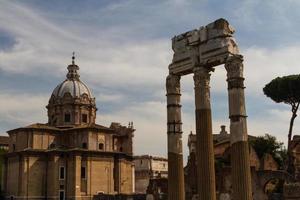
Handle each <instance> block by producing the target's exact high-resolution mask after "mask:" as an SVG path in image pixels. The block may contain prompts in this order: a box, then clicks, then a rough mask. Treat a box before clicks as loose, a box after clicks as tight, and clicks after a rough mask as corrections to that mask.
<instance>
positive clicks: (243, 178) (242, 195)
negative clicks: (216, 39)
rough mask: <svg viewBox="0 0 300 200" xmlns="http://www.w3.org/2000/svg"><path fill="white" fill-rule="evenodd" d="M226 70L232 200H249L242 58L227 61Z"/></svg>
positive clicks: (249, 174) (250, 187)
mask: <svg viewBox="0 0 300 200" xmlns="http://www.w3.org/2000/svg"><path fill="white" fill-rule="evenodd" d="M225 68H226V70H227V82H228V99H229V118H230V137H231V171H232V173H231V174H232V189H233V199H237V200H238V199H243V200H252V186H251V172H250V159H249V148H248V134H247V120H246V118H247V115H246V108H245V95H244V88H245V87H244V78H243V57H242V56H241V55H235V56H231V57H229V58H228V59H227V61H226V64H225Z"/></svg>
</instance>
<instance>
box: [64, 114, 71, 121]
mask: <svg viewBox="0 0 300 200" xmlns="http://www.w3.org/2000/svg"><path fill="white" fill-rule="evenodd" d="M65 122H71V115H70V113H66V114H65Z"/></svg>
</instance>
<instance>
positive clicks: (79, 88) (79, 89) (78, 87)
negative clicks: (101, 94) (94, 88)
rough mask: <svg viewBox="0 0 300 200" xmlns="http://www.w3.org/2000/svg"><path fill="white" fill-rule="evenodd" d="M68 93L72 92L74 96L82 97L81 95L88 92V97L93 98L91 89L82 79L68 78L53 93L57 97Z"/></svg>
mask: <svg viewBox="0 0 300 200" xmlns="http://www.w3.org/2000/svg"><path fill="white" fill-rule="evenodd" d="M66 93H70V95H71V96H72V97H80V96H81V95H83V94H86V95H87V96H88V98H93V97H92V93H91V91H90V89H89V88H88V87H87V86H86V85H85V84H84V83H83V82H81V81H80V80H69V79H66V80H65V81H64V82H62V83H61V84H59V85H58V86H56V88H55V89H54V90H53V92H52V95H53V96H55V97H63V96H64V95H65V94H66Z"/></svg>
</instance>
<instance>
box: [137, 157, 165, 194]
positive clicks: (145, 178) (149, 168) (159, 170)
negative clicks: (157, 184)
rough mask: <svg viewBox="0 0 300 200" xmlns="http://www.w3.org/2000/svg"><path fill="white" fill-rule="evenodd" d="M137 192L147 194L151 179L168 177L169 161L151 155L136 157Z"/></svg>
mask: <svg viewBox="0 0 300 200" xmlns="http://www.w3.org/2000/svg"><path fill="white" fill-rule="evenodd" d="M134 165H135V192H136V193H146V192H147V187H148V185H149V183H150V179H156V178H167V177H168V159H166V158H163V157H155V156H149V155H142V156H135V157H134Z"/></svg>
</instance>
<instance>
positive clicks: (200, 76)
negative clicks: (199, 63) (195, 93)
mask: <svg viewBox="0 0 300 200" xmlns="http://www.w3.org/2000/svg"><path fill="white" fill-rule="evenodd" d="M210 71H211V70H210V69H208V68H205V67H196V68H195V69H194V77H193V78H194V85H195V87H206V88H209V82H210Z"/></svg>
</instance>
